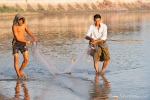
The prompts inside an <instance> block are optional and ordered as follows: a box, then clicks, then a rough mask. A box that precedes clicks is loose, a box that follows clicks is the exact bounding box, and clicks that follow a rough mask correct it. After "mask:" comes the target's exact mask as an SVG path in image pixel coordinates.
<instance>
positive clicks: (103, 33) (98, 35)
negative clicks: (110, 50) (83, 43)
mask: <svg viewBox="0 0 150 100" xmlns="http://www.w3.org/2000/svg"><path fill="white" fill-rule="evenodd" d="M86 36H89V37H91V38H93V39H94V40H98V39H102V40H106V38H107V26H106V25H105V24H104V23H100V28H99V29H98V28H97V27H96V26H95V24H92V25H90V27H89V29H88V30H87V32H86Z"/></svg>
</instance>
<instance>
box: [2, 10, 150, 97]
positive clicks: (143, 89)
mask: <svg viewBox="0 0 150 100" xmlns="http://www.w3.org/2000/svg"><path fill="white" fill-rule="evenodd" d="M96 13H99V12H96ZM94 14H95V13H85V14H73V13H72V14H59V15H39V16H34V15H33V16H32V15H31V16H26V18H27V25H28V28H29V29H30V31H31V32H33V34H35V35H36V37H37V39H38V43H39V45H42V47H43V53H44V54H45V55H46V56H47V57H48V59H49V61H50V62H53V63H54V64H56V65H58V66H57V69H60V70H62V71H64V69H66V66H68V64H69V63H71V60H72V59H75V58H76V57H77V56H78V55H79V54H80V53H81V52H82V51H83V49H85V48H84V47H87V44H88V41H87V40H85V33H86V30H87V29H88V27H89V25H90V24H91V23H93V15H94ZM100 14H101V15H102V21H103V22H104V23H106V24H107V26H108V39H112V40H120V41H118V42H115V41H114V42H112V41H108V46H109V49H110V54H111V61H110V63H109V65H108V67H107V68H106V74H105V76H106V77H107V79H108V80H109V82H110V83H111V91H110V83H109V82H108V80H107V79H106V78H105V76H97V75H96V76H95V74H94V68H93V62H92V58H90V59H91V60H90V64H89V63H88V62H86V60H87V59H86V60H85V59H83V60H82V61H81V63H79V64H78V65H77V66H76V67H75V70H73V71H72V77H70V78H68V77H66V76H62V77H60V79H61V80H62V81H63V83H65V86H64V85H59V84H60V81H58V82H54V84H53V81H51V82H49V81H48V82H47V79H49V77H51V76H52V74H51V73H50V72H49V71H48V70H47V68H46V67H45V65H44V64H42V63H40V62H38V61H35V60H34V59H33V58H32V57H31V55H29V59H30V60H29V63H28V65H27V67H26V68H25V70H24V72H25V73H26V74H27V75H28V76H33V77H34V78H35V79H36V81H35V82H33V83H34V85H33V83H32V82H28V86H29V87H28V90H29V91H32V92H29V91H28V92H27V91H26V92H24V94H23V95H24V96H23V97H22V93H23V92H22V91H19V90H24V91H25V90H27V88H25V85H23V83H22V82H18V83H17V84H16V83H13V82H11V83H13V84H11V85H10V84H9V83H8V82H1V85H0V92H2V94H4V95H6V97H9V98H13V97H14V87H15V86H13V85H14V84H15V85H17V87H19V86H20V89H19V88H16V90H17V92H16V93H17V94H18V93H20V94H21V96H20V97H19V95H15V96H16V97H17V96H18V97H19V98H25V97H27V98H28V99H29V95H30V99H31V100H40V99H37V98H38V95H42V94H45V95H44V96H45V98H48V99H49V98H51V100H59V99H62V98H65V100H88V99H99V98H106V99H110V97H109V94H111V95H112V97H113V96H118V98H119V100H127V99H130V98H123V97H121V96H120V93H121V94H122V95H125V96H126V97H128V95H130V94H136V95H142V94H145V95H146V96H147V98H144V99H143V98H140V99H139V98H138V99H139V100H149V98H150V97H149V96H148V95H149V91H150V85H149V83H150V79H149V77H148V75H149V73H150V72H149V60H150V58H149V55H150V52H149V49H150V41H149V37H150V24H149V23H150V19H149V16H150V13H149V11H148V12H117V13H113V12H108V13H106V12H101V13H100ZM12 20H13V16H6V17H3V18H2V17H1V18H0V32H1V33H0V41H1V42H0V67H1V70H0V79H3V78H7V77H10V78H14V77H15V70H14V67H13V56H11V54H12V50H11V49H12V48H11V41H12V38H13V35H12V30H11V25H12ZM27 38H28V37H27ZM121 40H122V41H121ZM123 40H142V41H140V42H133V41H130V42H125V41H123ZM29 49H30V45H29ZM44 49H45V51H44ZM29 53H30V52H29ZM19 59H20V60H19V61H22V58H21V57H20V58H19ZM8 62H9V63H8ZM100 66H101V65H100ZM6 72H7V73H6ZM73 77H79V78H73ZM94 77H95V83H93V78H94ZM41 81H42V82H43V81H44V82H45V81H46V82H47V85H46V86H45V84H44V83H42V82H41ZM91 81H92V82H91ZM30 83H32V84H30ZM55 83H56V84H55ZM91 83H92V85H91ZM61 84H62V83H61ZM89 84H90V85H89ZM44 86H45V87H47V86H49V88H46V90H44V89H43V87H44ZM33 87H34V89H33ZM35 87H39V88H36V91H34V90H35ZM45 87H44V88H45ZM65 87H69V89H72V90H74V92H73V91H71V90H69V89H66V88H65ZM73 87H75V88H73ZM91 88H92V89H91ZM12 91H13V92H12ZM39 92H40V93H39ZM110 92H111V93H110ZM34 93H35V94H34ZM59 94H62V95H59ZM12 95H13V96H12ZM119 96H120V97H119ZM148 97H149V98H148ZM34 98H36V99H34ZM56 98H57V99H56ZM85 98H86V99H85ZM136 99H137V98H136ZM43 100H44V99H43ZM45 100H47V99H45Z"/></svg>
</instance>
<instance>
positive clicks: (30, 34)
mask: <svg viewBox="0 0 150 100" xmlns="http://www.w3.org/2000/svg"><path fill="white" fill-rule="evenodd" d="M25 31H26V32H27V34H28V35H29V36H31V37H32V39H33V41H37V39H36V38H35V37H34V35H33V34H32V33H31V32H30V31H29V29H28V28H27V26H26V27H25Z"/></svg>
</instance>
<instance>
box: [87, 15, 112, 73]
mask: <svg viewBox="0 0 150 100" xmlns="http://www.w3.org/2000/svg"><path fill="white" fill-rule="evenodd" d="M85 38H86V39H87V40H89V41H90V44H92V45H95V47H96V48H95V49H96V50H95V52H94V53H93V55H92V56H93V60H94V68H95V71H96V73H97V74H98V73H101V74H104V71H105V68H106V66H107V65H108V63H109V60H110V54H109V50H108V46H107V44H106V39H107V26H106V25H105V24H104V23H101V16H100V15H99V14H96V15H94V24H92V25H90V27H89V29H88V30H87V33H86V37H85ZM99 61H103V66H102V69H101V70H100V71H99V65H98V62H99Z"/></svg>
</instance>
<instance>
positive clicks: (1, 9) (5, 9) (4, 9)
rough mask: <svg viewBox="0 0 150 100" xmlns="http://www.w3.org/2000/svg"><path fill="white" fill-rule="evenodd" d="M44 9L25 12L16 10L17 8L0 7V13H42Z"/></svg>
mask: <svg viewBox="0 0 150 100" xmlns="http://www.w3.org/2000/svg"><path fill="white" fill-rule="evenodd" d="M44 11H45V10H44V9H42V8H41V9H37V10H34V9H27V10H26V11H24V10H23V9H17V8H13V7H0V13H13V12H19V13H23V12H44Z"/></svg>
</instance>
